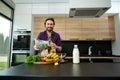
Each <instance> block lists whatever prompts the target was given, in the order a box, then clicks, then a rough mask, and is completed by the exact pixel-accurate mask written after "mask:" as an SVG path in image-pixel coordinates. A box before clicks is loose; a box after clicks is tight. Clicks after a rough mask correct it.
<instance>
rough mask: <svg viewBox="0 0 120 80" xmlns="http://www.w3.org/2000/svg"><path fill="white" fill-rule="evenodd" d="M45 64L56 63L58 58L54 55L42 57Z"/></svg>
mask: <svg viewBox="0 0 120 80" xmlns="http://www.w3.org/2000/svg"><path fill="white" fill-rule="evenodd" d="M44 60H45V61H46V62H58V60H59V56H58V55H57V54H56V53H49V54H47V55H46V56H45V57H44Z"/></svg>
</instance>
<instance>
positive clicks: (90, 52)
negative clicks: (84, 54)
mask: <svg viewBox="0 0 120 80" xmlns="http://www.w3.org/2000/svg"><path fill="white" fill-rule="evenodd" d="M91 48H92V46H89V48H88V55H91V54H92V51H91Z"/></svg>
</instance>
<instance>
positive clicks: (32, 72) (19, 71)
mask: <svg viewBox="0 0 120 80" xmlns="http://www.w3.org/2000/svg"><path fill="white" fill-rule="evenodd" d="M118 78H120V63H80V64H73V63H63V64H60V65H58V66H55V65H54V64H45V65H43V64H21V65H18V66H14V67H11V68H8V69H6V70H4V71H1V72H0V80H15V79H16V80H17V79H18V80H38V79H44V80H74V79H75V80H80V79H81V80H82V79H83V80H102V79H106V80H113V79H114V80H115V79H118Z"/></svg>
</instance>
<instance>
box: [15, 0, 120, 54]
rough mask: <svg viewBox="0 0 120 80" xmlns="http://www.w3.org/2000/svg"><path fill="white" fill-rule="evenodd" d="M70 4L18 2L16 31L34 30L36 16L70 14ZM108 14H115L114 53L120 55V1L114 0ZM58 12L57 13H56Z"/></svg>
mask: <svg viewBox="0 0 120 80" xmlns="http://www.w3.org/2000/svg"><path fill="white" fill-rule="evenodd" d="M68 9H69V4H68V2H60V3H52V2H50V3H47V2H46V3H45V2H43V3H35V4H34V3H29V4H23V3H17V4H16V8H15V17H14V28H13V29H14V31H16V30H18V29H25V30H28V31H29V30H32V29H33V28H32V26H33V23H32V22H33V21H32V20H33V17H34V16H40V15H39V14H41V16H45V15H48V14H49V16H57V15H60V16H67V15H64V14H68V12H69V10H68ZM106 13H107V15H108V14H109V15H111V14H112V15H114V16H115V32H116V33H115V34H116V40H115V41H113V42H112V53H113V54H114V55H120V53H119V52H120V36H119V34H120V31H119V30H120V27H119V26H120V15H119V14H120V1H119V0H112V7H111V9H110V10H108V11H107V12H106ZM56 14H57V15H56Z"/></svg>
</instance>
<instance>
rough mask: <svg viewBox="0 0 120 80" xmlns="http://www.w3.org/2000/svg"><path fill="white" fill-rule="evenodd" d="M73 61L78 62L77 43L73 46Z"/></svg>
mask: <svg viewBox="0 0 120 80" xmlns="http://www.w3.org/2000/svg"><path fill="white" fill-rule="evenodd" d="M73 63H80V59H79V49H78V45H74V48H73Z"/></svg>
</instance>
